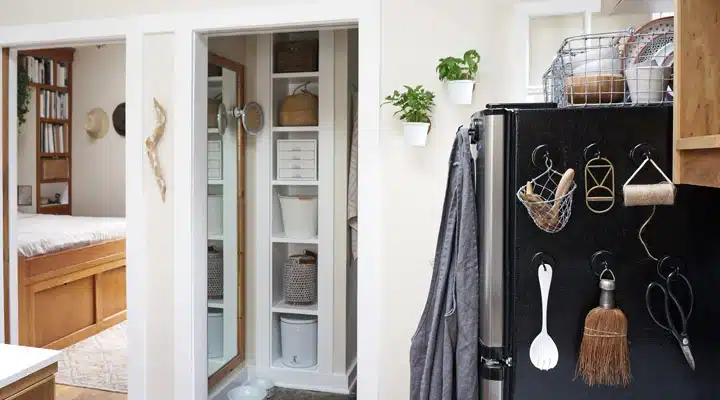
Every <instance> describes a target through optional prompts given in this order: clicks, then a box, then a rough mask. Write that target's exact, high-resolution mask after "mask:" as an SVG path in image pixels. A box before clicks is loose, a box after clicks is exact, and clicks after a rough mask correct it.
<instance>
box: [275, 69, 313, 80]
mask: <svg viewBox="0 0 720 400" xmlns="http://www.w3.org/2000/svg"><path fill="white" fill-rule="evenodd" d="M272 77H273V79H312V78H318V77H320V72H318V71H314V72H284V73H274V74H272Z"/></svg>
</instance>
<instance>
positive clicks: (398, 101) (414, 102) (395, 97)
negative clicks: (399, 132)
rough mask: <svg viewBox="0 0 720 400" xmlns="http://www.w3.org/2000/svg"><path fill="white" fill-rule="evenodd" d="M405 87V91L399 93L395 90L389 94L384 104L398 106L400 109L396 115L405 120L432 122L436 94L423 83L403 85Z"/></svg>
mask: <svg viewBox="0 0 720 400" xmlns="http://www.w3.org/2000/svg"><path fill="white" fill-rule="evenodd" d="M403 88H405V91H404V92H402V93H399V92H398V91H397V90H395V91H394V92H393V94H392V95H390V96H387V97H386V98H385V99H386V101H385V102H383V103H382V105H385V104H392V105H393V106H395V107H397V108H398V110H397V111H396V112H395V114H394V115H396V116H399V118H400V119H401V120H403V121H407V122H430V115H431V113H432V108H433V107H434V106H435V102H434V99H435V94H434V93H433V92H430V91H428V90H426V89H425V88H424V87H423V86H422V85H417V86H414V87H413V86H409V85H403Z"/></svg>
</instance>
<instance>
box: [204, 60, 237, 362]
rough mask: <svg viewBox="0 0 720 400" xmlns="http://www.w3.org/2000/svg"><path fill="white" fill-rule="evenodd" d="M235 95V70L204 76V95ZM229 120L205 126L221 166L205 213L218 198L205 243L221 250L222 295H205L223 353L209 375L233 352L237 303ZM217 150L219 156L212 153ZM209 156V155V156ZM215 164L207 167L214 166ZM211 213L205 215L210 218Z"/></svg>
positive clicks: (232, 98) (233, 144) (231, 100)
mask: <svg viewBox="0 0 720 400" xmlns="http://www.w3.org/2000/svg"><path fill="white" fill-rule="evenodd" d="M236 95H237V83H236V73H235V72H234V71H231V70H228V69H226V68H222V72H221V75H216V76H208V97H209V98H218V97H221V98H222V102H223V104H225V106H226V107H232V106H234V105H235V102H236ZM208 118H209V117H208ZM234 129H235V126H234V125H233V124H228V127H227V129H226V131H227V132H226V133H225V134H224V135H221V134H220V131H219V130H218V128H211V127H208V163H211V162H215V163H218V164H219V165H220V166H221V167H220V169H221V171H222V174H221V176H220V177H218V176H210V175H209V176H208V213H210V212H216V211H213V210H212V209H211V208H212V207H211V202H210V199H211V197H212V196H217V197H219V198H220V199H221V203H222V206H221V212H222V218H221V220H222V224H221V226H222V229H221V230H216V229H213V230H212V231H211V229H210V227H208V246H216V247H218V248H221V249H222V251H223V282H224V284H223V296H222V298H208V312H209V313H210V312H213V313H222V314H223V318H222V324H223V355H222V357H216V358H210V359H209V360H208V373H209V374H210V375H211V374H213V373H215V372H216V371H218V370H219V369H220V368H222V367H223V366H224V365H225V364H226V363H227V362H228V361H230V360H231V359H232V358H233V357H235V356H236V355H237V351H238V348H237V343H238V342H237V337H238V336H237V335H238V321H237V315H238V313H237V307H238V286H237V284H236V282H238V268H237V265H238V258H237V243H238V236H237V232H238V229H237V223H238V219H237V206H238V196H237V182H238V179H237V159H238V154H237V151H238V143H237V140H238V139H237V135H236V134H235V133H233V132H232V131H233V130H234ZM211 143H215V144H218V143H219V144H220V148H221V151H220V152H219V153H218V152H214V154H215V156H211ZM217 154H220V155H221V156H220V159H218V158H217V157H216V155H217ZM211 157H212V158H211ZM216 166H217V165H213V166H212V167H211V166H210V165H208V170H210V168H215V167H216ZM210 219H211V217H208V221H210Z"/></svg>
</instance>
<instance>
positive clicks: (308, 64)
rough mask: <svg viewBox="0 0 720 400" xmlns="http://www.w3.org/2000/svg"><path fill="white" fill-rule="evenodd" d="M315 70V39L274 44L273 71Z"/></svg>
mask: <svg viewBox="0 0 720 400" xmlns="http://www.w3.org/2000/svg"><path fill="white" fill-rule="evenodd" d="M317 70H318V41H317V39H315V40H296V41H290V42H280V43H276V44H275V72H278V73H286V72H315V71H317Z"/></svg>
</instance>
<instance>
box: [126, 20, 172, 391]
mask: <svg viewBox="0 0 720 400" xmlns="http://www.w3.org/2000/svg"><path fill="white" fill-rule="evenodd" d="M174 42H175V38H174V36H173V35H172V34H159V35H146V36H145V38H144V41H143V52H144V55H143V61H144V65H143V74H144V76H143V132H146V133H143V137H147V136H150V135H151V134H152V132H153V129H154V128H155V111H154V108H153V97H155V98H156V99H157V100H158V101H159V102H160V104H162V106H163V107H164V108H165V112H166V113H167V125H166V128H165V134H164V135H163V137H162V139H161V140H160V143H159V144H158V149H157V152H158V159H159V160H160V165H161V166H162V169H163V171H164V176H165V182H167V183H168V185H167V199H166V201H165V203H163V202H162V200H161V198H160V193H159V190H158V187H157V184H156V183H155V175H154V174H153V170H152V168H151V167H150V165H149V163H148V162H147V158H146V157H145V156H143V158H142V160H143V165H142V168H143V188H142V190H143V193H144V197H145V200H146V203H145V215H146V216H147V220H146V221H145V226H146V236H145V237H146V238H147V249H148V254H147V260H146V264H145V265H144V267H145V268H147V280H146V285H147V289H148V294H147V296H148V298H149V299H150V300H151V301H150V307H149V308H148V309H147V310H145V312H146V314H147V315H148V316H149V318H148V323H147V326H146V329H147V333H146V338H147V349H148V353H149V357H148V359H147V364H146V365H147V369H148V375H149V376H150V377H152V378H151V379H149V380H148V381H147V384H148V397H147V398H148V399H172V398H174V396H173V367H172V366H173V339H172V338H173V335H174V332H173V308H174V305H173V279H172V276H173V207H174V204H173V203H174V199H175V189H174V186H173V184H172V182H173V169H172V165H173V158H174V157H173V142H174V140H175V138H174V136H175V135H174V134H173V131H174V129H173V80H172V74H171V73H169V72H168V68H170V69H171V68H172V67H168V66H172V65H173V62H174V61H173V49H174ZM159 60H161V62H159ZM139 150H141V149H135V151H139ZM143 153H144V151H143ZM130 318H132V316H130ZM129 344H130V346H132V342H130V343H129ZM131 349H132V347H131ZM130 357H132V353H131V355H130Z"/></svg>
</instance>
